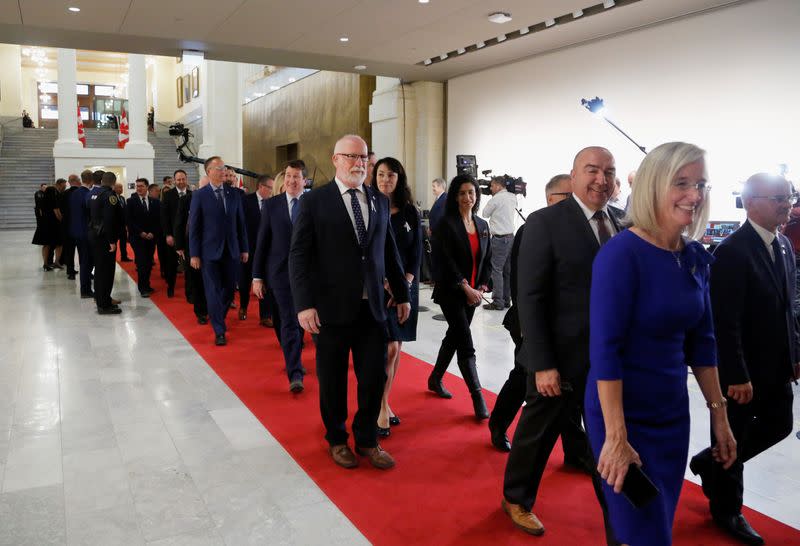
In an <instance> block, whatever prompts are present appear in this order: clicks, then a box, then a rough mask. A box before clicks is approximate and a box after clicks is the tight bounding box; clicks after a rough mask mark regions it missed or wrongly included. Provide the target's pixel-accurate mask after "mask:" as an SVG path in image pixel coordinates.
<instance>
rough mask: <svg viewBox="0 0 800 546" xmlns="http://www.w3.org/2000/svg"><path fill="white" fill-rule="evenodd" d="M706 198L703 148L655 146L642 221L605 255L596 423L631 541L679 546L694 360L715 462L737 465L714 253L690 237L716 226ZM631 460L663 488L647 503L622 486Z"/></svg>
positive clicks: (639, 181)
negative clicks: (675, 534) (676, 526)
mask: <svg viewBox="0 0 800 546" xmlns="http://www.w3.org/2000/svg"><path fill="white" fill-rule="evenodd" d="M707 195H708V186H707V185H706V167H705V153H704V152H703V150H701V149H700V148H698V147H696V146H694V145H692V144H686V143H682V142H672V143H667V144H663V145H661V146H659V147H657V148H655V149H654V150H653V151H652V152H650V153H649V154H648V155H647V157H646V158H645V159H644V161H643V162H642V164H641V166H640V167H639V170H638V171H637V175H636V184H635V185H634V186H633V194H632V197H631V205H630V209H629V211H628V214H629V219H630V220H631V222H632V227H631V228H630V229H628V230H626V231H623V232H622V233H620V234H619V235H617V236H616V237H614V238H612V239H611V240H610V241H609V242H608V243H607V244H605V245H603V247H602V248H601V249H600V252H599V253H598V254H597V257H596V258H595V261H594V266H593V271H592V291H591V307H590V331H591V334H590V345H589V348H590V357H591V367H590V370H589V379H588V383H587V386H586V396H585V410H586V417H585V419H586V430H587V432H588V434H589V439H590V442H591V445H592V449H593V451H594V456H595V459H596V460H597V461H598V467H597V468H598V471H599V472H600V475H601V477H602V478H603V480H604V481H605V482H606V483H604V484H603V488H604V492H605V496H606V500H607V502H608V511H609V517H610V522H611V527H612V529H613V531H614V534H615V535H616V539H617V540H618V541H620V542H621V543H623V544H628V545H631V546H635V545H647V546H660V545H669V544H671V542H672V522H673V519H674V516H675V508H676V506H677V503H678V496H679V495H680V490H681V485H682V484H683V476H684V472H685V469H686V459H687V455H688V450H689V395H688V389H687V383H686V382H687V375H688V370H687V365H688V366H691V367H692V371H693V373H694V376H695V378H696V380H697V382H698V384H699V385H700V390H701V391H702V393H703V396H704V397H705V399H706V401H707V402H708V404H709V407H710V408H712V409H711V410H710V411H711V425H712V429H713V431H714V434H715V436H716V438H717V442H718V443H717V445H718V449H717V451H716V452H715V458H716V459H717V460H718V461H720V462H722V463H723V464H724V465H726V466H730V465H731V464H732V463H733V461H734V459H735V458H736V442H735V440H734V439H733V435H732V433H731V429H730V426H729V425H728V419H727V415H726V413H725V408H724V406H723V404H724V402H723V401H724V398H723V396H722V392H721V390H720V384H719V377H718V375H717V369H716V362H717V354H716V344H715V340H714V332H713V324H712V318H711V305H710V295H709V265H710V264H711V262H712V261H713V258H712V257H711V255H710V254H708V253H707V252H706V250H705V249H704V248H703V247H702V245H701V244H700V243H698V242H697V241H694V240H692V239H691V238H692V237H698V236H699V235H700V234H702V233H703V230H704V229H705V225H706V220H707V218H708V205H709V204H708V199H707ZM631 464H634V465H637V466H639V467H641V471H642V472H644V474H645V475H646V476H648V477H649V478H650V480H651V481H652V482H653V484H654V485H655V486H656V488H657V489H658V496H657V498H655V499H652V500H650V501H649V502H647V503H646V504H644V505H642V506H640V507H638V508H635V507H634V505H633V503H634V502H636V499H635V498H633V496H630V497H629V498H626V497H625V496H624V495H622V494H620V493H621V491H622V490H623V482H624V481H625V478H626V474H627V473H628V472H629V465H631ZM634 470H636V469H634ZM632 481H633V480H632ZM631 498H633V500H629V499H631Z"/></svg>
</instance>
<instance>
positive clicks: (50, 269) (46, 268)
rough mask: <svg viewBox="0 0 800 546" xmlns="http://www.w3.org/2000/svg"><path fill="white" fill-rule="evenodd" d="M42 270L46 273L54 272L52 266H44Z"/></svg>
mask: <svg viewBox="0 0 800 546" xmlns="http://www.w3.org/2000/svg"><path fill="white" fill-rule="evenodd" d="M42 269H44V270H45V271H52V270H53V267H52V266H49V265H43V266H42Z"/></svg>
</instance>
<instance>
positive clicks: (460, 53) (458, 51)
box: [456, 47, 467, 55]
mask: <svg viewBox="0 0 800 546" xmlns="http://www.w3.org/2000/svg"><path fill="white" fill-rule="evenodd" d="M466 52H467V50H466V49H465V48H463V47H459V48H458V49H456V53H458V54H459V55H463V54H464V53H466Z"/></svg>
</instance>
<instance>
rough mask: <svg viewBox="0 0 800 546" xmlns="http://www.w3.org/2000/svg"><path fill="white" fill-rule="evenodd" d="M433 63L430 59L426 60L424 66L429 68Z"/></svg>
mask: <svg viewBox="0 0 800 546" xmlns="http://www.w3.org/2000/svg"><path fill="white" fill-rule="evenodd" d="M432 62H433V61H431V60H430V59H425V60H424V61H422V64H424V65H425V66H428V65H430V64H431V63H432Z"/></svg>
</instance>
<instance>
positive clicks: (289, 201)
mask: <svg viewBox="0 0 800 546" xmlns="http://www.w3.org/2000/svg"><path fill="white" fill-rule="evenodd" d="M301 195H303V192H300V193H298V194H297V195H295V196H292V195H289V193H288V192H287V193H286V206H287V207H288V208H289V219H290V220H291V218H292V199H297V206H298V207H299V206H300V196H301ZM346 195H347V201H348V202H349V201H350V194H346ZM347 210H348V212H349V211H350V209H347ZM350 216H351V217H352V214H351V215H350ZM353 222H354V223H353V225H355V219H353ZM364 222H365V223H366V219H365V220H364Z"/></svg>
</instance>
